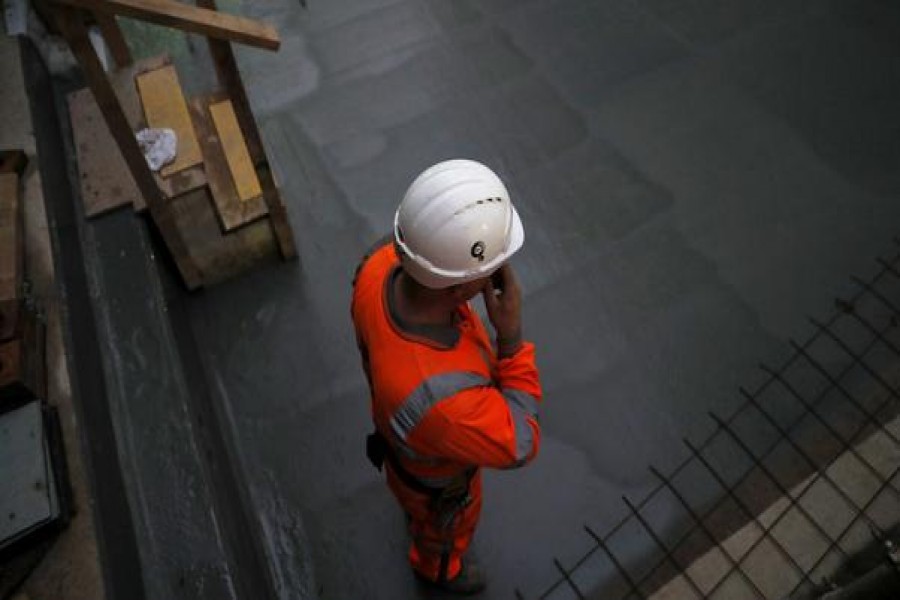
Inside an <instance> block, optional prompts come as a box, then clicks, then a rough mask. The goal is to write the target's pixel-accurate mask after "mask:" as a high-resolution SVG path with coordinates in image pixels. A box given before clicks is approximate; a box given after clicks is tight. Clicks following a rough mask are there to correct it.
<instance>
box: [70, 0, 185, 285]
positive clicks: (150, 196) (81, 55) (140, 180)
mask: <svg viewBox="0 0 900 600" xmlns="http://www.w3.org/2000/svg"><path fill="white" fill-rule="evenodd" d="M54 13H55V15H56V17H57V18H56V25H57V27H58V28H59V30H60V31H61V32H62V34H63V37H64V38H65V39H66V42H67V43H68V44H69V48H70V49H71V50H72V54H74V55H75V58H76V59H77V60H78V63H79V64H80V65H81V69H82V71H83V72H84V77H85V80H86V81H87V82H88V85H90V87H91V90H92V91H93V93H94V98H95V99H96V100H97V104H98V105H99V106H100V111H101V113H102V114H103V117H104V119H105V120H106V124H107V126H108V127H109V130H110V132H111V133H112V136H113V138H114V139H115V141H116V144H117V145H118V147H119V151H120V152H122V154H123V156H124V158H125V162H126V163H127V164H128V168H129V170H130V171H131V174H132V176H133V177H134V180H135V183H137V186H138V189H139V190H140V191H141V194H143V196H144V200H145V201H146V202H147V207H148V208H149V209H150V214H151V216H152V217H153V220H154V222H155V223H156V226H157V227H158V228H159V231H160V234H161V235H162V237H163V239H164V240H165V242H166V245H167V246H168V248H169V251H170V252H171V253H172V257H173V259H174V260H175V264H177V265H178V270H179V272H180V273H181V276H182V278H183V279H184V282H185V285H187V286H188V287H189V288H193V287H197V286H198V285H200V282H201V275H200V272H199V271H197V268H196V266H195V265H194V264H193V263H192V262H191V261H190V255H189V254H188V252H187V246H186V244H185V241H184V238H183V237H182V233H181V232H180V231H179V230H178V229H177V228H176V227H175V226H174V223H173V222H172V218H171V215H170V214H169V212H168V211H167V207H166V206H165V203H164V197H163V195H162V192H161V191H160V189H159V187H158V186H157V184H156V181H155V180H154V179H153V174H152V173H151V172H150V168H149V167H148V166H147V161H146V160H145V159H144V155H143V153H142V152H141V149H140V147H139V146H138V143H137V140H136V139H135V137H134V132H133V131H132V129H131V126H130V125H129V123H128V119H127V117H126V116H125V112H124V111H123V110H122V105H121V104H120V103H119V101H118V98H117V97H116V93H115V90H114V89H113V87H112V85H111V84H110V81H109V79H108V78H107V76H106V72H105V71H104V70H103V65H102V64H100V59H99V58H98V57H97V53H96V51H95V50H94V48H93V46H92V45H91V41H90V39H89V38H88V33H87V30H86V29H85V27H84V23H83V22H82V21H81V16H82V15H81V14H80V13H79V12H78V11H75V10H71V9H65V8H62V7H60V8H58V9H57V10H56V11H54Z"/></svg>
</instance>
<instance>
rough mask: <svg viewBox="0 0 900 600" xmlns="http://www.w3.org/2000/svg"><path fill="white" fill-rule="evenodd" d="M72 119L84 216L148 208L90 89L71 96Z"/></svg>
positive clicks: (75, 92)
mask: <svg viewBox="0 0 900 600" xmlns="http://www.w3.org/2000/svg"><path fill="white" fill-rule="evenodd" d="M69 116H70V118H71V121H72V138H73V141H74V142H75V156H76V158H77V159H78V175H79V179H80V182H81V201H82V203H83V204H84V212H85V214H86V215H87V216H88V217H95V216H97V215H102V214H104V213H107V212H109V211H111V210H113V209H115V208H118V207H120V206H124V205H133V206H134V209H135V210H138V211H142V210H144V209H146V208H147V205H146V203H145V202H144V196H143V195H141V192H140V190H138V187H137V184H135V182H134V177H132V176H131V172H130V171H129V170H128V164H127V163H126V162H125V159H124V158H123V156H122V153H121V152H120V151H119V147H118V146H117V145H116V142H115V140H113V137H112V134H111V133H110V132H109V127H107V125H106V121H105V120H104V119H103V115H102V114H101V113H100V107H99V106H97V102H96V100H94V94H93V93H92V92H91V90H89V89H87V88H84V89H81V90H77V91H74V92H72V93H71V94H69Z"/></svg>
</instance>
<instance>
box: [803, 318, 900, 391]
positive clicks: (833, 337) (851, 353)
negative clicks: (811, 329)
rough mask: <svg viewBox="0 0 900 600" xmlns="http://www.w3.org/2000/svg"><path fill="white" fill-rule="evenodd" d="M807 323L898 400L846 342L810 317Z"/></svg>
mask: <svg viewBox="0 0 900 600" xmlns="http://www.w3.org/2000/svg"><path fill="white" fill-rule="evenodd" d="M809 321H810V323H812V324H813V325H814V326H816V327H818V328H819V329H820V330H821V331H822V332H823V333H824V334H825V335H826V336H828V337H829V338H830V339H831V340H832V341H833V342H834V343H835V344H837V345H838V346H840V347H841V350H843V351H844V352H845V353H846V354H847V356H849V357H850V358H851V359H853V362H855V363H856V364H858V365H859V366H860V367H861V368H862V369H863V370H864V371H865V372H866V373H868V374H869V376H871V377H872V379H874V380H875V381H877V382H878V384H879V385H880V386H881V387H883V388H884V389H885V390H887V392H888V393H889V394H890V395H891V396H893V398H894V399H895V400H900V393H898V392H897V390H895V389H894V386H892V385H891V384H889V383H888V382H887V381H885V379H884V377H882V376H881V375H879V374H878V373H876V372H875V371H874V369H872V367H870V366H869V365H868V363H866V362H865V360H863V358H862V357H861V356H858V355H857V354H856V352H854V351H853V349H852V348H850V346H848V345H847V344H846V342H844V340H842V339H841V338H839V337H838V336H837V335H835V333H834V332H833V331H831V330H830V329H829V328H827V327H826V326H825V325H822V324H821V323H819V322H818V321H816V320H815V319H813V318H812V317H810V319H809Z"/></svg>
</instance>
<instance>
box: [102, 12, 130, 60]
mask: <svg viewBox="0 0 900 600" xmlns="http://www.w3.org/2000/svg"><path fill="white" fill-rule="evenodd" d="M94 17H96V19H97V25H99V26H100V33H102V34H103V39H104V41H106V45H107V47H109V51H110V52H111V53H112V57H113V60H114V61H116V65H117V66H118V67H119V68H124V67H127V66H128V65H130V64H131V50H130V49H129V48H128V42H126V41H125V36H124V35H122V29H121V28H120V27H119V23H118V21H116V17H115V16H114V15H110V14H105V13H96V14H95V15H94Z"/></svg>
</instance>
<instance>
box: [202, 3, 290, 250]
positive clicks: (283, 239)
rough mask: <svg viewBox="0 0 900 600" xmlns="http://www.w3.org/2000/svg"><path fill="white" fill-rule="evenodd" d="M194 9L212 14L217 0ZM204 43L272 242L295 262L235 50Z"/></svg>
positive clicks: (222, 43)
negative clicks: (243, 146) (246, 155)
mask: <svg viewBox="0 0 900 600" xmlns="http://www.w3.org/2000/svg"><path fill="white" fill-rule="evenodd" d="M197 5H198V6H202V7H204V8H208V9H210V10H215V8H216V0H197ZM207 42H208V45H209V51H210V54H211V55H212V57H213V62H214V64H215V66H216V75H217V76H218V79H219V83H220V84H221V85H222V87H223V88H224V89H225V91H226V92H227V94H228V97H229V99H231V102H232V104H233V105H234V110H235V114H236V115H237V119H238V123H240V126H241V131H242V132H243V133H244V138H245V140H246V142H247V148H248V150H249V151H250V158H251V160H253V164H254V165H255V167H256V173H257V175H258V176H259V180H260V184H261V185H262V189H263V198H264V199H265V201H266V208H267V209H268V211H269V220H270V221H271V223H272V229H273V231H274V232H275V238H276V239H277V240H278V248H279V251H280V252H281V257H282V258H284V259H285V260H288V259H291V258H295V257H296V256H297V246H296V243H295V242H294V232H293V230H292V229H291V223H290V220H289V219H288V214H287V209H286V208H285V206H284V203H283V202H282V201H281V194H280V193H279V192H278V186H277V185H276V182H275V178H274V177H273V176H272V171H271V169H270V168H269V164H268V159H267V158H266V153H265V149H264V148H263V144H262V136H261V135H260V134H259V128H258V127H257V125H256V119H255V118H254V117H253V112H252V110H251V109H250V101H249V100H248V99H247V92H246V90H245V89H244V82H243V80H242V79H241V73H240V71H239V70H238V67H237V61H236V60H235V57H234V50H233V49H232V47H231V44H229V43H228V42H225V41H222V40H218V39H213V38H208V39H207Z"/></svg>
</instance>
